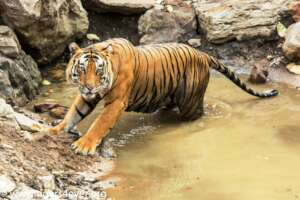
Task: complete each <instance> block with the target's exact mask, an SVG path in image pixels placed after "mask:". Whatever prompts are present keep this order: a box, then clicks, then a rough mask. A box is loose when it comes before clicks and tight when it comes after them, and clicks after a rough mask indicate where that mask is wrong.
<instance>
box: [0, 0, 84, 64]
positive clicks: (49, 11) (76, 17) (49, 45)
mask: <svg viewBox="0 0 300 200" xmlns="http://www.w3.org/2000/svg"><path fill="white" fill-rule="evenodd" d="M0 9H1V10H0V13H1V16H2V18H3V20H4V22H5V23H6V24H8V25H9V26H10V27H12V28H13V29H14V30H15V31H16V33H17V34H18V35H19V36H20V38H22V40H21V41H22V44H23V43H24V44H26V46H29V47H30V49H31V51H32V52H33V54H32V55H33V56H34V57H35V58H36V60H37V61H38V62H39V63H47V62H50V61H51V60H53V59H54V58H55V57H57V56H59V55H61V54H62V53H63V51H64V50H65V48H66V46H67V45H68V43H70V42H71V41H72V40H74V39H75V38H77V37H81V36H82V35H83V34H85V33H86V31H87V29H88V24H89V22H88V18H87V12H86V11H85V10H84V9H83V7H82V4H81V2H80V0H56V1H38V0H14V1H0Z"/></svg>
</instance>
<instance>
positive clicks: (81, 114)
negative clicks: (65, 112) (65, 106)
mask: <svg viewBox="0 0 300 200" xmlns="http://www.w3.org/2000/svg"><path fill="white" fill-rule="evenodd" d="M75 110H76V112H77V114H78V115H79V116H80V118H81V119H83V118H84V117H85V114H83V113H82V112H81V111H80V110H79V109H78V107H77V106H75Z"/></svg>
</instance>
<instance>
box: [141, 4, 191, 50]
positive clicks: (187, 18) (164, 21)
mask: <svg viewBox="0 0 300 200" xmlns="http://www.w3.org/2000/svg"><path fill="white" fill-rule="evenodd" d="M196 29H197V22H196V16H195V12H194V9H193V8H192V7H191V6H185V7H174V9H173V11H172V12H168V11H165V10H159V9H150V10H148V11H147V12H146V13H145V14H144V15H142V16H141V17H140V19H139V23H138V30H139V34H140V35H141V36H142V37H141V39H140V43H141V44H150V43H163V42H179V41H185V40H186V38H187V37H188V36H189V35H193V34H195V33H196Z"/></svg>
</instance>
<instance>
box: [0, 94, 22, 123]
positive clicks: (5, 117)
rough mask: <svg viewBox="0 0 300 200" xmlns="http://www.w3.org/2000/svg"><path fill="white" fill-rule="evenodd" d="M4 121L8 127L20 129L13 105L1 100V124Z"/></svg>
mask: <svg viewBox="0 0 300 200" xmlns="http://www.w3.org/2000/svg"><path fill="white" fill-rule="evenodd" d="M1 121H3V122H4V123H5V125H6V126H11V127H15V128H16V129H20V127H19V125H18V123H17V121H16V119H15V112H14V110H13V108H12V107H11V105H9V104H7V103H6V102H5V100H4V99H1V98H0V122H1Z"/></svg>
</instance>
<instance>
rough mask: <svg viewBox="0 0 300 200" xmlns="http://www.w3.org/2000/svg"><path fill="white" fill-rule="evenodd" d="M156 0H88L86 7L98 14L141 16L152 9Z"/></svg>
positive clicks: (85, 2) (85, 3)
mask: <svg viewBox="0 0 300 200" xmlns="http://www.w3.org/2000/svg"><path fill="white" fill-rule="evenodd" d="M154 4H155V0H86V1H84V6H85V7H86V8H87V9H89V10H93V11H96V12H117V13H121V14H125V15H128V14H141V13H144V12H145V11H146V10H148V9H150V8H152V7H153V6H154Z"/></svg>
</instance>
